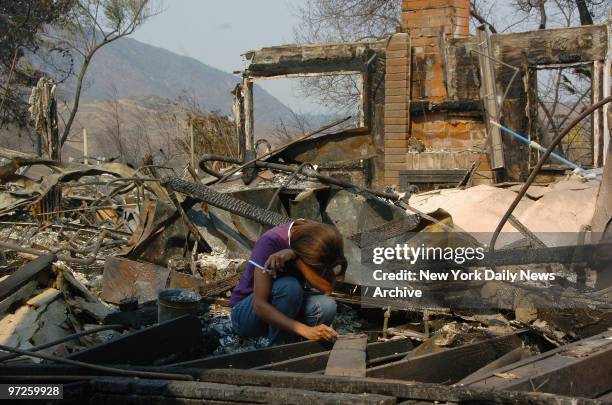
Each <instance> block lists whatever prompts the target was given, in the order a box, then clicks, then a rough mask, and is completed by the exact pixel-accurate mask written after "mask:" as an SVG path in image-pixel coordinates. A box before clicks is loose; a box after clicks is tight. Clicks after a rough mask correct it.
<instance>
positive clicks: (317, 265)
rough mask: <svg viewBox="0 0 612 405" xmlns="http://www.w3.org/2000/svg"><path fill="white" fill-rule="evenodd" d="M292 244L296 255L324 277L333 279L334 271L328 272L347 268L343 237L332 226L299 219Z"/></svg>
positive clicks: (292, 233) (292, 236)
mask: <svg viewBox="0 0 612 405" xmlns="http://www.w3.org/2000/svg"><path fill="white" fill-rule="evenodd" d="M290 242H291V243H290V244H291V249H293V251H294V252H295V253H296V255H297V256H298V257H299V258H300V259H302V261H304V263H306V264H307V265H309V266H310V267H312V268H313V269H315V270H316V271H318V272H320V273H321V275H323V276H326V277H331V278H332V279H333V276H334V274H333V271H330V272H327V271H326V270H331V269H333V268H334V267H336V266H339V265H340V266H343V268H346V258H345V257H344V246H343V242H342V235H341V234H340V232H338V230H337V229H336V228H334V227H333V226H331V225H327V224H322V223H320V222H315V221H310V220H302V219H298V220H296V221H295V222H294V224H293V226H292V227H291V240H290ZM324 272H325V273H331V274H323V273H324Z"/></svg>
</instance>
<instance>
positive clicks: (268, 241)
mask: <svg viewBox="0 0 612 405" xmlns="http://www.w3.org/2000/svg"><path fill="white" fill-rule="evenodd" d="M292 224H293V222H289V223H286V224H281V225H278V226H275V227H274V228H272V229H270V230H268V231H267V232H266V233H264V234H263V235H261V238H259V240H258V241H257V242H256V243H255V246H254V247H253V252H252V253H251V257H250V260H252V261H254V262H255V263H257V264H259V265H262V266H263V265H264V264H265V263H266V260H268V257H270V255H272V254H274V253H276V252H278V251H280V250H283V249H289V230H290V229H291V225H292ZM254 272H255V266H253V265H252V264H250V263H248V264H247V267H246V270H245V271H244V273H243V274H242V277H240V281H239V282H238V285H237V286H236V287H234V289H233V290H232V296H231V297H230V299H229V304H230V306H232V307H233V306H234V305H236V304H237V303H239V302H240V301H241V300H242V299H244V298H246V297H248V296H249V294H251V293H252V292H253V282H254Z"/></svg>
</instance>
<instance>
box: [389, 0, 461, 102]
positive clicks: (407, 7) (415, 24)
mask: <svg viewBox="0 0 612 405" xmlns="http://www.w3.org/2000/svg"><path fill="white" fill-rule="evenodd" d="M469 22H470V1H469V0H404V1H403V3H402V26H401V29H402V31H403V32H407V33H409V35H410V46H411V47H412V50H413V56H412V60H413V64H412V99H413V100H419V99H424V100H428V101H434V102H439V101H444V100H446V98H447V92H446V86H445V84H444V70H443V67H442V54H441V51H442V50H441V45H442V42H443V40H445V39H450V38H453V37H467V36H468V35H469V34H470V28H469Z"/></svg>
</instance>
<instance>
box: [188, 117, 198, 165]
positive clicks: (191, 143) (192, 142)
mask: <svg viewBox="0 0 612 405" xmlns="http://www.w3.org/2000/svg"><path fill="white" fill-rule="evenodd" d="M189 145H190V146H189V148H190V149H189V150H190V153H191V168H192V169H193V170H195V171H196V173H197V170H198V169H196V164H195V140H194V136H193V118H192V119H191V120H189Z"/></svg>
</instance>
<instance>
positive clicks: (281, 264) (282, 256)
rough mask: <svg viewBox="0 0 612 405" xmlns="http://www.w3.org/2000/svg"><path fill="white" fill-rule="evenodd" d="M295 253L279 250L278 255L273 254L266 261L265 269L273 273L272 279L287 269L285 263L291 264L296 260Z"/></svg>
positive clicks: (288, 250) (289, 250)
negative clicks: (277, 273)
mask: <svg viewBox="0 0 612 405" xmlns="http://www.w3.org/2000/svg"><path fill="white" fill-rule="evenodd" d="M295 258H296V255H295V252H294V251H293V250H291V249H283V250H279V251H278V252H276V253H273V254H271V255H270V257H268V260H266V264H264V267H265V268H268V269H270V270H271V271H272V277H276V272H278V271H283V269H284V268H285V263H287V262H290V261H291V260H293V259H295Z"/></svg>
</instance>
